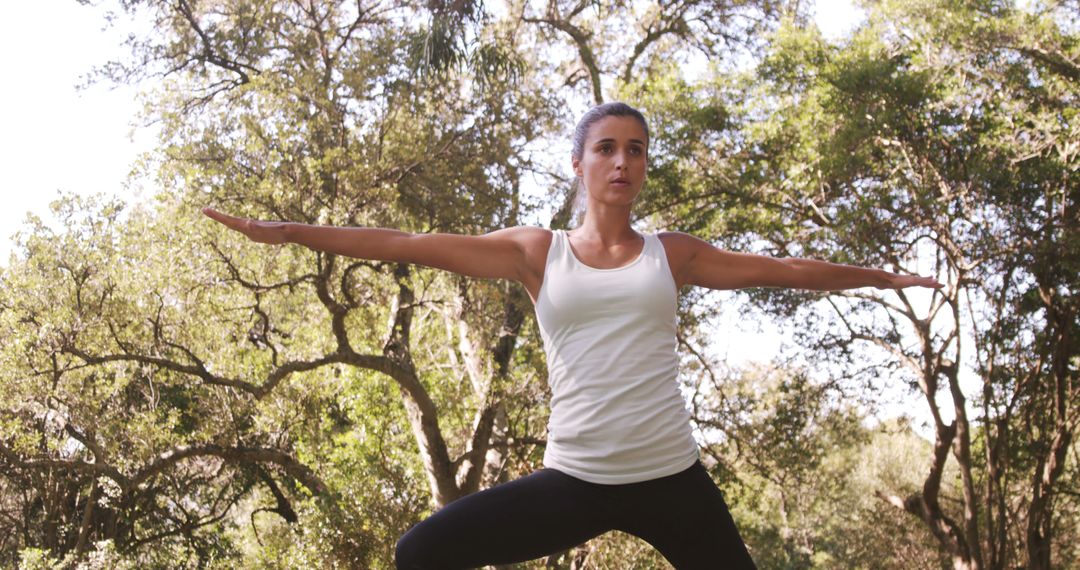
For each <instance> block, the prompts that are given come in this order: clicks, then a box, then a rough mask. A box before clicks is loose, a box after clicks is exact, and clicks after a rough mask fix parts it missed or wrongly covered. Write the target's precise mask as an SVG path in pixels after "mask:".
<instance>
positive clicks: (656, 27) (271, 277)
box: [0, 0, 1080, 569]
mask: <svg viewBox="0 0 1080 570" xmlns="http://www.w3.org/2000/svg"><path fill="white" fill-rule="evenodd" d="M118 9H119V10H121V11H124V12H128V13H141V14H144V15H146V16H148V17H149V18H150V19H151V20H152V22H153V32H152V33H151V34H148V35H147V36H145V37H132V38H131V39H130V41H129V47H130V48H131V58H130V59H128V60H126V61H118V62H107V63H104V64H103V66H102V67H101V68H99V69H98V70H97V72H96V78H97V79H99V80H106V81H120V82H127V81H136V80H146V79H150V80H153V82H154V84H155V85H156V88H155V89H154V90H153V91H152V92H150V93H148V97H147V98H146V113H147V118H148V119H152V120H155V121H157V122H159V124H160V125H161V126H162V130H161V141H160V145H159V148H158V149H157V150H156V151H155V152H154V153H153V154H152V156H148V157H146V158H145V160H143V161H141V162H140V163H139V164H138V165H137V167H138V168H139V172H138V174H139V175H140V176H143V177H144V178H145V179H147V180H153V181H154V182H155V185H156V186H158V187H159V188H160V192H159V193H158V194H157V197H156V198H155V199H154V201H153V202H152V203H150V204H143V205H136V206H130V205H126V204H123V203H122V202H120V201H114V200H106V199H101V198H90V199H82V198H76V197H70V196H69V197H64V198H62V199H61V200H59V201H57V202H56V203H54V205H53V211H54V213H55V214H56V216H57V218H58V219H59V220H60V221H61V224H62V228H61V229H59V230H57V229H53V228H50V227H48V226H46V225H45V224H44V223H43V222H41V220H39V219H37V218H35V217H33V216H31V217H29V218H28V222H27V225H26V227H25V228H24V230H23V231H22V232H21V234H20V238H19V243H18V247H19V249H20V255H19V258H18V259H17V260H16V261H15V263H13V264H12V265H11V266H10V267H8V268H6V269H4V270H3V272H2V273H0V337H2V338H4V339H5V341H6V342H5V343H3V344H0V425H2V426H3V427H2V429H0V513H3V516H2V517H0V565H5V566H18V567H20V568H60V567H63V568H68V567H78V568H104V567H115V568H124V567H138V568H166V567H168V568H235V567H246V568H275V569H277V568H298V567H305V568H308V567H364V568H391V567H392V556H393V549H394V542H395V540H396V538H397V537H398V536H400V535H401V534H402V533H403V532H404V531H406V530H407V529H408V528H409V527H410V526H411V525H413V524H415V523H416V522H418V521H419V520H421V519H422V518H423V517H424V516H427V515H428V514H430V513H431V512H432V511H433V510H434V509H437V508H439V507H441V506H442V505H444V504H446V503H447V502H448V501H451V500H453V499H455V498H457V497H460V496H463V495H466V494H468V493H472V492H475V491H477V490H479V489H482V488H485V487H489V486H491V485H494V484H498V483H499V482H503V481H507V480H510V479H512V478H515V477H518V476H521V475H523V474H526V473H528V472H530V471H532V470H534V469H536V468H538V467H539V466H540V458H541V456H542V452H543V449H542V447H543V445H544V426H545V424H546V421H547V411H546V405H545V402H546V398H547V397H548V393H547V386H546V383H545V380H544V379H545V377H546V370H545V358H544V355H543V352H542V343H541V341H540V337H539V331H538V329H537V326H536V323H535V321H534V320H532V319H531V318H530V315H531V313H532V307H531V306H530V304H529V300H528V298H527V296H526V295H525V294H524V292H523V291H522V290H521V288H520V287H519V286H517V285H516V284H509V283H503V282H489V281H481V280H472V279H466V278H463V277H460V276H456V275H450V274H446V273H442V272H438V271H433V270H431V269H428V268H424V267H415V266H410V265H408V264H393V263H384V262H378V261H370V260H354V259H345V258H342V257H340V256H335V255H330V254H325V253H316V252H313V251H309V250H304V249H301V248H296V247H279V248H272V247H266V246H262V245H257V244H252V243H245V242H242V241H238V240H237V239H236V238H235V237H234V236H231V235H226V234H225V233H224V232H223V231H222V230H220V229H219V228H216V227H213V225H212V224H209V223H208V222H206V221H205V219H203V218H202V217H201V215H200V214H199V208H201V207H202V206H206V205H211V206H216V207H218V208H220V209H224V210H227V211H229V212H230V213H233V214H236V215H242V216H250V217H256V218H264V219H288V220H292V221H296V222H302V223H310V224H334V225H343V226H381V227H392V228H397V229H401V230H405V231H411V232H457V233H472V234H476V233H483V232H487V231H491V230H494V229H498V228H502V227H506V226H511V225H517V224H522V223H527V221H528V220H531V219H538V216H540V215H542V214H543V213H545V212H547V213H550V214H551V221H550V224H549V225H550V226H552V227H565V226H566V225H567V224H568V223H570V220H569V214H570V212H569V207H568V206H569V205H568V202H567V200H566V197H567V190H568V187H569V184H568V180H567V177H566V176H565V175H563V174H561V172H562V169H560V168H558V167H557V166H556V165H558V164H562V163H563V162H565V157H564V156H561V155H558V156H557V155H555V154H553V151H551V149H552V148H559V146H558V145H559V144H560V141H562V140H564V139H565V138H566V133H567V131H568V129H569V128H570V126H572V124H573V122H574V119H575V118H576V116H577V115H578V114H579V113H580V111H582V110H584V108H585V107H586V106H587V105H588V104H590V103H593V102H599V101H602V100H604V99H608V98H617V99H622V100H626V101H628V102H630V103H632V104H634V105H636V106H639V107H641V108H642V109H643V110H644V111H645V112H646V116H647V117H649V119H650V121H651V126H652V140H651V141H650V179H649V182H648V185H647V188H646V190H645V192H644V193H643V194H642V196H641V197H640V200H639V201H638V203H637V204H636V205H635V216H636V219H635V220H634V221H635V224H636V226H638V227H639V228H648V229H650V230H651V229H670V230H681V231H686V232H690V233H693V234H696V235H699V236H701V237H703V238H706V239H709V240H711V241H713V242H714V243H717V244H718V245H720V246H722V247H727V248H730V249H737V250H741V251H756V252H760V253H766V254H770V255H777V256H806V257H815V258H821V259H828V260H832V261H837V262H844V263H857V264H862V265H869V266H883V267H888V268H892V269H894V270H896V271H900V272H918V273H933V274H936V275H938V276H939V278H940V279H942V280H944V281H946V282H947V285H948V286H947V287H946V288H945V289H944V290H942V291H940V292H938V293H935V294H933V295H927V296H926V298H919V297H918V296H917V295H915V294H910V295H909V294H893V293H886V292H876V291H874V292H869V291H866V290H857V291H846V292H827V293H808V292H802V291H780V290H754V291H746V292H743V293H741V296H742V297H741V298H742V299H743V300H745V301H748V302H747V303H744V304H743V306H744V307H748V308H747V309H746V316H747V317H748V318H752V319H758V318H764V317H765V316H772V317H780V318H787V319H788V321H786V322H789V323H791V325H785V326H792V327H793V328H794V330H795V331H796V334H795V336H796V339H797V341H798V343H799V351H798V353H791V354H786V355H785V360H784V361H783V362H778V363H773V364H772V365H770V366H764V365H761V366H756V367H749V368H747V369H746V370H729V369H726V368H725V367H724V366H723V363H719V362H716V361H715V360H714V359H713V358H711V357H710V356H709V355H708V354H709V351H708V348H709V345H710V344H711V343H712V342H714V340H713V339H710V338H709V337H708V335H707V334H706V330H707V326H706V325H707V324H708V323H709V321H710V319H712V318H713V317H715V316H716V315H717V314H718V313H719V312H720V311H722V310H724V308H723V307H721V306H720V304H718V303H716V302H715V298H714V297H712V296H709V295H706V294H704V293H703V292H701V291H693V290H687V291H684V292H683V295H682V296H681V297H680V301H679V315H680V324H679V327H680V328H679V341H680V351H681V356H682V358H683V364H684V366H683V372H684V374H683V377H682V381H683V383H684V386H685V388H686V389H687V390H688V393H689V394H690V405H691V408H692V411H693V413H694V425H695V427H696V428H698V430H699V432H700V435H701V444H702V450H703V454H704V455H705V456H706V457H707V458H708V459H709V462H708V463H709V466H710V469H711V471H712V474H713V475H714V477H715V478H716V480H717V482H718V484H719V485H720V486H721V488H722V489H723V490H724V492H725V494H726V496H727V498H728V502H729V504H730V505H731V506H732V510H733V513H734V514H735V517H736V520H737V522H738V523H739V525H740V528H741V529H742V530H743V533H744V537H745V538H746V539H747V541H748V543H749V544H750V546H751V548H752V550H753V552H754V555H755V558H756V559H757V560H758V561H759V564H760V565H761V566H762V567H763V568H772V567H775V568H781V567H782V568H832V567H851V568H910V567H920V568H931V567H948V566H949V565H952V566H954V567H957V568H961V567H962V568H976V567H978V568H983V567H986V568H1006V567H1016V566H1025V565H1026V566H1027V567H1029V568H1049V567H1052V566H1053V567H1068V566H1070V565H1074V564H1075V563H1076V562H1077V560H1080V552H1078V551H1077V550H1076V544H1078V543H1080V541H1078V540H1076V539H1077V537H1078V536H1080V528H1077V523H1076V521H1077V520H1078V518H1077V516H1076V514H1077V511H1078V509H1080V503H1078V502H1077V501H1076V497H1077V496H1080V495H1078V484H1080V478H1078V468H1077V464H1076V450H1077V445H1078V444H1077V442H1076V438H1075V431H1076V428H1077V423H1078V422H1080V401H1078V399H1080V391H1078V390H1077V387H1078V386H1080V382H1077V368H1078V367H1080V357H1078V354H1080V352H1078V350H1080V331H1078V330H1077V327H1078V318H1077V315H1078V314H1080V307H1078V306H1077V301H1076V299H1077V296H1076V294H1075V293H1076V290H1077V286H1078V283H1077V281H1076V280H1077V276H1078V275H1080V244H1078V242H1077V240H1078V239H1080V238H1078V237H1077V236H1078V235H1080V233H1078V232H1077V231H1076V229H1077V227H1078V225H1080V224H1078V219H1077V216H1078V213H1077V212H1078V210H1077V207H1076V204H1077V197H1078V192H1080V187H1078V185H1077V177H1076V176H1075V172H1076V170H1077V165H1078V163H1077V161H1078V157H1080V145H1077V140H1078V135H1077V133H1078V130H1077V129H1078V127H1077V125H1076V119H1077V115H1076V108H1077V105H1076V95H1077V82H1078V81H1080V73H1078V71H1077V70H1078V69H1080V67H1078V65H1077V63H1076V62H1077V61H1080V53H1078V51H1077V50H1078V46H1080V42H1078V41H1077V38H1076V35H1075V34H1076V31H1077V26H1076V21H1077V16H1078V14H1077V12H1076V10H1075V6H1074V5H1073V4H1069V3H1057V4H1054V3H1047V4H1039V3H1033V6H1032V8H1031V9H1030V10H1029V11H1026V12H1025V11H1020V10H1017V9H1015V8H1014V7H1013V6H1012V4H1011V3H1004V2H996V1H991V0H985V1H975V2H966V1H965V2H960V1H949V2H929V1H921V0H907V1H891V0H890V1H883V2H869V3H866V9H867V11H868V13H869V16H870V17H869V21H868V23H867V24H866V25H865V26H863V27H862V28H860V29H859V30H857V31H856V32H855V33H854V34H853V35H852V36H851V37H849V38H847V39H846V40H845V41H844V42H843V43H839V44H834V43H830V42H828V41H826V40H825V39H824V38H822V37H821V35H820V33H819V32H818V31H817V30H816V29H815V28H814V27H812V26H809V25H808V22H809V18H808V15H807V14H806V13H805V8H801V7H800V5H799V3H785V2H774V1H772V0H747V1H742V0H739V1H735V2H698V1H685V2H655V3H653V2H644V3H641V2H638V3H626V2H592V1H581V2H560V1H557V0H548V1H545V2H509V3H507V5H506V6H505V9H498V8H497V7H495V6H493V5H488V4H487V3H481V2H397V3H388V2H359V3H352V2H341V1H334V2H309V3H301V2H277V1H272V0H227V1H220V2H196V1H194V0H180V1H178V2H169V3H165V2H157V1H151V0H123V1H122V2H119V3H118ZM737 50H745V52H744V53H746V54H749V55H751V56H754V57H755V58H756V62H757V65H756V66H755V67H753V68H751V69H741V70H740V69H737V67H736V66H735V65H734V61H735V56H736V55H737V53H738V51H737ZM701 60H707V61H708V65H707V66H705V67H704V68H703V71H702V73H699V74H696V75H695V74H691V73H688V72H687V67H686V63H687V62H691V61H701ZM537 184H541V185H544V186H546V187H547V188H549V190H548V191H546V192H544V191H540V192H537V191H535V190H534V187H535V186H536V185H537ZM896 384H900V385H903V386H907V387H908V389H909V390H911V393H913V394H915V395H916V396H918V397H920V398H922V400H923V402H924V405H925V410H926V414H928V415H927V416H926V417H927V418H928V421H927V424H926V425H925V426H919V425H917V424H912V423H909V422H908V421H907V420H903V419H900V420H897V419H895V418H886V419H880V418H876V415H877V414H879V412H880V409H878V406H879V405H880V401H879V400H880V393H881V390H882V389H883V388H887V387H892V386H895V385H896ZM923 433H925V434H928V435H929V437H930V438H931V439H932V441H931V442H928V441H926V440H925V439H923V438H922V436H921V435H918V434H923ZM665 565H666V562H664V561H663V560H662V557H661V556H660V555H659V554H658V553H657V552H656V551H655V550H653V549H651V548H650V547H649V546H648V545H647V544H645V543H644V542H642V541H641V540H639V539H637V538H635V537H632V536H630V535H625V534H622V533H609V534H606V535H604V536H602V537H599V538H597V539H595V540H593V541H590V542H589V543H588V544H586V545H583V546H581V547H579V548H575V549H571V550H570V551H567V552H563V553H557V554H556V555H553V556H552V557H550V558H549V559H547V560H537V561H533V562H530V563H527V564H523V565H521V566H523V567H536V568H539V567H556V568H570V567H573V568H656V567H664V566H665Z"/></svg>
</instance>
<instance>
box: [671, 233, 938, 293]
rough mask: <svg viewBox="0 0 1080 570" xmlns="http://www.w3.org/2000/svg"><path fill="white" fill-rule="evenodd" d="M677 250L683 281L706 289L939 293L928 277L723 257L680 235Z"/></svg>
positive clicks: (814, 263)
mask: <svg viewBox="0 0 1080 570" xmlns="http://www.w3.org/2000/svg"><path fill="white" fill-rule="evenodd" d="M677 239H678V240H679V243H680V245H682V246H683V247H686V248H687V249H688V250H689V251H690V255H689V257H688V261H687V262H686V264H685V266H684V267H683V268H682V271H683V274H682V275H683V281H684V282H685V283H687V284H689V285H699V286H701V287H708V288H710V289H742V288H745V287H784V288H789V289H815V290H819V291H835V290H840V289H855V288H858V287H877V288H878V289H902V288H904V287H932V288H935V289H936V288H939V287H942V284H941V283H938V281H937V280H936V279H934V278H932V277H920V276H918V275H900V274H897V273H891V272H888V271H883V270H881V269H867V268H863V267H855V266H852V265H842V264H838V263H829V262H826V261H816V260H813V259H801V258H795V257H788V258H775V257H768V256H764V255H753V254H748V253H734V252H730V251H724V250H722V249H719V248H717V247H714V246H713V245H712V244H710V243H708V242H706V241H704V240H701V239H699V238H696V237H694V236H691V235H689V234H682V233H680V234H679V236H678V238H677Z"/></svg>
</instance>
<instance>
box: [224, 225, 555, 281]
mask: <svg viewBox="0 0 1080 570" xmlns="http://www.w3.org/2000/svg"><path fill="white" fill-rule="evenodd" d="M203 213H204V214H206V215H207V216H209V217H210V218H212V219H214V220H217V221H218V222H221V223H222V224H224V225H225V226H227V227H229V228H230V229H233V230H236V231H238V232H240V233H242V234H244V235H245V236H247V237H248V238H250V239H252V240H254V241H257V242H260V243H296V244H300V245H303V246H306V247H309V248H311V249H315V250H319V251H326V252H329V253H336V254H339V255H345V256H348V257H356V258H360V259H375V260H380V261H396V262H402V263H415V264H419V265H426V266H428V267H434V268H436V269H443V270H446V271H451V272H454V273H459V274H461V275H467V276H469V277H479V278H492V279H498V278H502V279H514V280H516V281H521V280H522V279H523V278H524V276H525V275H526V274H527V272H528V268H527V261H526V258H527V256H526V252H527V251H528V249H529V248H528V244H529V243H530V240H533V241H535V239H536V237H537V235H538V233H537V232H545V231H547V230H544V229H542V228H534V227H527V226H518V227H513V228H506V229H501V230H496V231H493V232H490V233H486V234H483V235H479V236H472V235H460V234H441V233H434V234H413V233H408V232H403V231H399V230H392V229H386V228H344V227H335V226H315V225H308V224H297V223H292V222H262V221H258V220H249V219H244V218H236V217H233V216H229V215H226V214H222V213H220V212H217V211H215V210H213V209H210V208H204V209H203Z"/></svg>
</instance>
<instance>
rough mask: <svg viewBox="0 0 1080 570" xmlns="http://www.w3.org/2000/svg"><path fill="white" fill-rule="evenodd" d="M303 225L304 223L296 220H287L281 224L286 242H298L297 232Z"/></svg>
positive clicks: (282, 234)
mask: <svg viewBox="0 0 1080 570" xmlns="http://www.w3.org/2000/svg"><path fill="white" fill-rule="evenodd" d="M302 225H303V224H298V223H296V222H286V223H284V224H281V236H282V238H284V240H285V243H297V241H296V238H297V234H298V233H299V230H300V226H302Z"/></svg>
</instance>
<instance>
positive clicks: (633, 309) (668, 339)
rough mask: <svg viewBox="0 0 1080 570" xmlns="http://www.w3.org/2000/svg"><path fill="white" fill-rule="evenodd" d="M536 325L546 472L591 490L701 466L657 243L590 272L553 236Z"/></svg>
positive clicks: (669, 287)
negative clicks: (547, 410)
mask: <svg viewBox="0 0 1080 570" xmlns="http://www.w3.org/2000/svg"><path fill="white" fill-rule="evenodd" d="M552 233H553V235H552V238H551V246H550V247H549V249H548V257H547V263H546V265H545V268H544V277H543V282H542V283H541V285H540V292H539V294H538V297H537V302H536V318H537V322H538V323H539V325H540V335H541V337H542V338H543V340H544V350H545V352H546V353H547V365H548V383H549V385H550V387H551V417H550V419H549V421H548V439H547V447H546V450H545V452H544V466H546V467H550V468H552V469H557V470H559V471H562V472H564V473H567V474H569V475H572V476H574V477H577V478H578V479H582V480H585V481H589V482H592V483H602V484H610V485H614V484H625V483H636V482H639V481H646V480H649V479H656V478H659V477H665V476H667V475H673V474H675V473H678V472H680V471H683V470H684V469H687V468H689V467H690V466H691V465H693V464H694V462H695V461H697V459H698V446H697V442H696V441H695V440H694V437H693V433H692V431H691V427H690V412H689V411H688V410H687V409H686V402H685V400H684V399H683V396H682V394H681V393H680V392H679V385H678V364H679V361H678V355H677V352H676V337H675V330H676V324H675V318H676V303H677V300H676V296H677V295H678V291H677V290H676V288H675V280H674V279H673V278H672V275H671V269H670V268H669V267H668V262H667V256H666V254H665V252H664V246H663V244H662V243H661V242H660V238H659V237H657V235H656V234H651V235H646V236H645V245H644V247H643V249H642V251H641V254H640V255H638V257H637V258H636V259H634V260H633V261H632V262H630V264H629V265H625V266H623V267H617V268H614V269H597V268H594V267H590V266H588V265H585V264H584V263H582V262H581V261H579V260H578V259H577V256H575V255H574V252H573V251H572V250H571V249H570V240H569V239H568V238H567V236H566V232H565V231H563V230H555V231H554V232H552Z"/></svg>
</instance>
